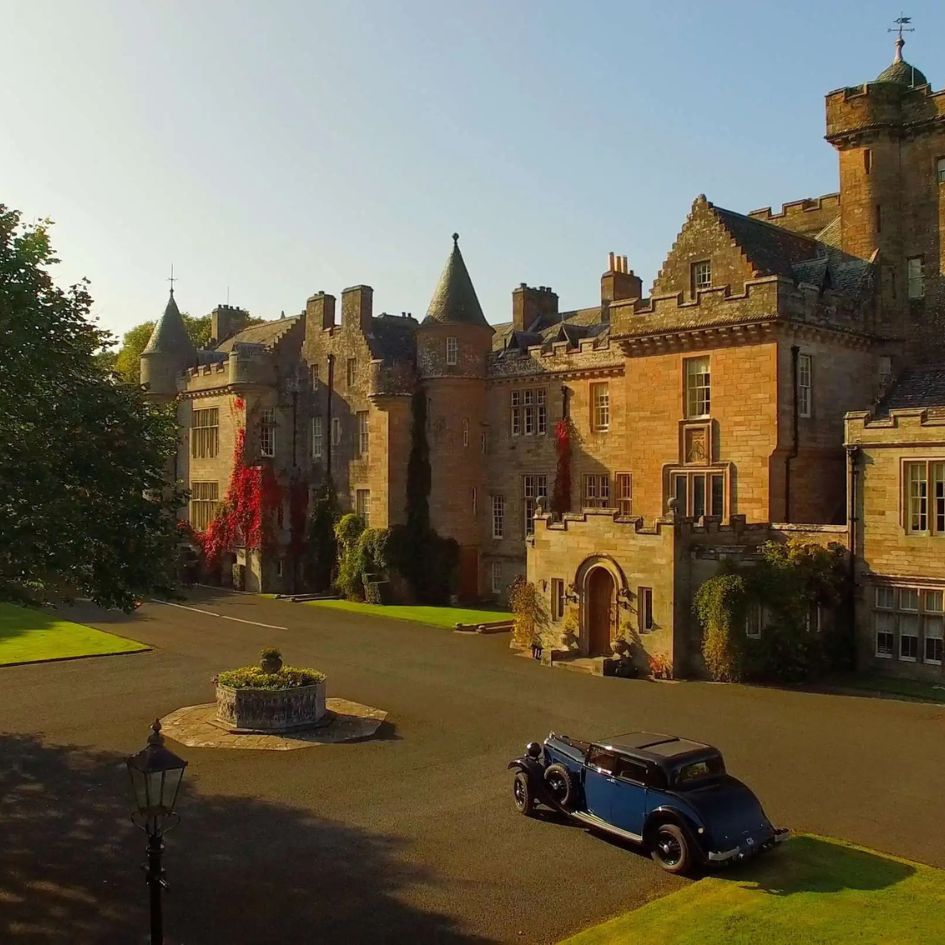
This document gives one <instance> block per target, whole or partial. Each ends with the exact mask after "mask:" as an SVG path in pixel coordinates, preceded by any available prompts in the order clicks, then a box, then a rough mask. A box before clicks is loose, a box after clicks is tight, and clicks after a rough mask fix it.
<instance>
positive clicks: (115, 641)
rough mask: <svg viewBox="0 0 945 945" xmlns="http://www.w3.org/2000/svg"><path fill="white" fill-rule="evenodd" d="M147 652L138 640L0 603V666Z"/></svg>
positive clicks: (36, 611)
mask: <svg viewBox="0 0 945 945" xmlns="http://www.w3.org/2000/svg"><path fill="white" fill-rule="evenodd" d="M147 649H148V647H146V646H144V644H142V643H138V642H136V641H135V640H126V639H125V638H124V637H116V636H114V634H111V633H103V632H102V631H101V630H95V629H93V628H92V627H83V626H82V625H81V624H78V623H71V622H70V621H68V620H60V619H59V618H57V617H55V616H53V615H52V614H49V613H47V612H46V611H43V610H31V609H28V608H25V607H17V606H16V605H14V604H5V603H0V665H4V664H9V663H35V662H37V661H39V660H65V659H74V658H75V657H78V656H104V655H106V654H110V653H134V652H136V651H138V650H147Z"/></svg>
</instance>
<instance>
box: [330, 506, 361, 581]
mask: <svg viewBox="0 0 945 945" xmlns="http://www.w3.org/2000/svg"><path fill="white" fill-rule="evenodd" d="M363 531H364V519H362V518H361V517H360V516H359V515H355V514H354V512H348V513H347V514H346V515H342V516H341V518H340V519H338V522H337V523H336V525H335V542H336V543H337V548H338V575H337V577H336V578H335V586H336V587H337V588H338V592H339V593H340V594H343V595H344V596H345V597H346V598H347V599H348V600H364V580H363V578H364V572H363V570H362V567H361V556H360V554H359V553H358V540H359V539H360V537H361V533H362V532H363Z"/></svg>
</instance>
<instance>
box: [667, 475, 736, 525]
mask: <svg viewBox="0 0 945 945" xmlns="http://www.w3.org/2000/svg"><path fill="white" fill-rule="evenodd" d="M716 479H721V481H722V485H721V490H722V494H721V501H722V508H721V509H718V510H717V509H716V508H715V503H716V498H717V496H716V490H715V480H716ZM681 480H683V481H685V483H686V487H685V495H684V500H685V501H684V502H683V503H682V506H680V502H679V497H680V492H679V486H678V482H679V481H681ZM696 480H700V481H701V482H702V505H703V509H702V511H701V512H698V511H697V504H696V494H697V491H698V490H697V489H696V488H695V486H694V482H695V481H696ZM668 486H669V488H668V494H667V501H668V500H669V499H675V500H676V514H677V515H682V516H683V517H685V518H702V517H703V516H708V517H709V518H719V519H724V518H725V516H726V515H727V514H728V508H729V482H728V468H727V467H725V466H683V467H678V466H674V467H671V468H670V469H669V483H668Z"/></svg>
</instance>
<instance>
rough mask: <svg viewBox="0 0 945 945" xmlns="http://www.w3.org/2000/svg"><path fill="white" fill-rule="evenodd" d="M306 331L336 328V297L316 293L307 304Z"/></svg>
mask: <svg viewBox="0 0 945 945" xmlns="http://www.w3.org/2000/svg"><path fill="white" fill-rule="evenodd" d="M305 321H306V331H316V330H317V329H318V328H320V329H321V330H322V331H325V330H326V329H328V328H334V327H335V297H334V296H333V295H326V293H324V292H316V293H315V294H314V295H313V296H311V297H310V298H309V299H308V301H307V302H306V303H305Z"/></svg>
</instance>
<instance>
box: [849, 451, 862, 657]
mask: <svg viewBox="0 0 945 945" xmlns="http://www.w3.org/2000/svg"><path fill="white" fill-rule="evenodd" d="M859 458H860V448H859V447H858V446H848V447H847V495H848V496H849V503H850V504H849V508H848V509H847V541H848V543H849V546H850V549H849V552H848V557H847V568H848V577H849V588H848V596H847V619H848V620H849V622H850V633H851V634H852V635H853V639H854V641H855V640H856V546H857V542H858V541H859V540H860V535H859V528H858V527H857V526H858V523H859V520H860V518H859V515H857V510H858V508H859V501H860V497H859V491H858V486H859V476H858V475H857V463H858V460H859Z"/></svg>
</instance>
